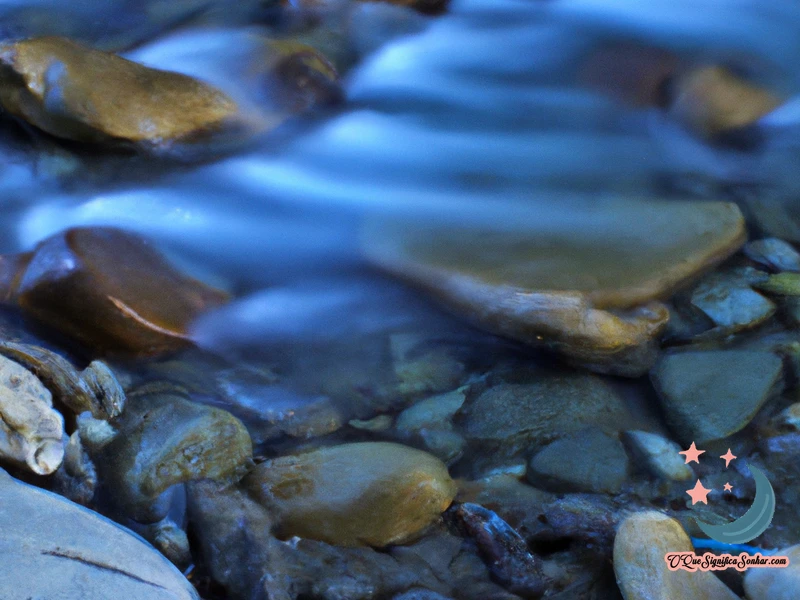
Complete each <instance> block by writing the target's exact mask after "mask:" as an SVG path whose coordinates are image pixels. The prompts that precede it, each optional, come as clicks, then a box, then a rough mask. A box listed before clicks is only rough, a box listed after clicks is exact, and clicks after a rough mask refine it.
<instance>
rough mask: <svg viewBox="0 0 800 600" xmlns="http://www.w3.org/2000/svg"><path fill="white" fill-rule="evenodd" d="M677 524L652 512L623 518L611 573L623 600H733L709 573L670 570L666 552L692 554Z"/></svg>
mask: <svg viewBox="0 0 800 600" xmlns="http://www.w3.org/2000/svg"><path fill="white" fill-rule="evenodd" d="M693 550H694V549H693V547H692V542H691V541H690V540H689V536H687V535H686V532H685V531H684V530H683V528H682V527H681V526H680V524H679V523H678V522H677V521H676V520H675V519H671V518H669V517H668V516H666V515H664V514H662V513H660V512H655V511H648V512H640V513H635V514H633V515H631V516H630V517H628V518H626V519H625V520H624V521H623V522H622V523H621V524H620V526H619V529H618V530H617V537H616V539H615V540H614V572H615V573H616V575H617V583H618V584H619V588H620V590H621V591H622V595H623V596H624V597H625V600H675V599H676V598H692V599H695V600H736V599H738V598H739V597H738V596H737V595H736V594H734V593H733V592H732V591H731V590H730V589H729V588H728V587H726V586H725V584H724V583H722V582H721V581H720V580H719V579H717V577H716V576H715V575H714V573H712V572H710V571H706V572H702V571H697V572H694V573H690V572H688V571H682V570H678V571H670V570H669V568H668V567H667V563H666V561H665V560H664V556H665V554H666V553H667V552H692V551H693Z"/></svg>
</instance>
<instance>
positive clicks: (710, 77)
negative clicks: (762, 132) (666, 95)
mask: <svg viewBox="0 0 800 600" xmlns="http://www.w3.org/2000/svg"><path fill="white" fill-rule="evenodd" d="M675 89H676V93H675V100H674V102H673V104H672V106H671V109H670V110H671V112H672V113H673V114H674V115H675V116H676V117H677V118H678V119H680V120H681V121H683V122H684V123H685V124H686V125H688V126H689V127H691V128H692V129H693V130H694V131H696V132H697V133H699V134H700V135H703V136H706V137H714V136H716V135H719V134H721V133H724V132H727V131H730V130H733V129H739V128H742V127H745V126H747V125H752V124H753V123H755V122H756V121H758V120H759V119H760V118H761V117H763V116H764V115H766V114H767V113H769V112H772V111H773V110H775V109H776V108H778V106H780V105H781V104H782V101H781V100H780V99H778V98H777V97H775V96H774V95H773V94H771V93H770V92H768V91H766V90H764V89H761V88H759V87H756V86H755V85H753V84H751V83H749V82H747V81H745V80H743V79H741V78H739V77H738V76H736V75H734V74H733V73H732V72H731V71H729V70H728V69H725V68H723V67H718V66H708V67H702V68H698V69H694V70H692V71H689V72H687V73H686V74H684V75H683V76H682V77H679V78H678V80H677V82H676V83H675Z"/></svg>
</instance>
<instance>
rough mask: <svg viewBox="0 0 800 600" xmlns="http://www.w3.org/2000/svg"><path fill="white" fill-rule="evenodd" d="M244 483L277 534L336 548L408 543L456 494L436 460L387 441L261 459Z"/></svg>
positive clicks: (442, 465)
mask: <svg viewBox="0 0 800 600" xmlns="http://www.w3.org/2000/svg"><path fill="white" fill-rule="evenodd" d="M244 483H245V485H246V487H247V488H248V489H249V490H250V492H251V493H252V494H253V495H254V497H255V498H256V499H257V500H258V501H259V502H260V503H262V504H264V505H266V506H269V507H270V508H271V509H272V510H273V511H274V512H275V514H276V516H277V520H278V527H277V534H278V535H279V536H281V537H291V536H299V537H305V538H310V539H315V540H320V541H324V542H328V543H330V544H336V545H340V546H361V545H370V546H376V547H382V546H386V545H388V544H399V543H403V542H406V541H409V540H410V539H412V538H414V537H415V536H416V535H417V534H419V533H420V532H421V531H422V530H423V529H425V528H426V527H427V526H428V525H430V524H431V523H432V522H433V521H434V520H435V519H436V518H437V517H438V516H439V515H440V514H441V513H442V512H443V511H444V510H445V509H446V508H447V507H448V506H449V505H450V502H451V501H452V500H453V497H454V496H455V493H456V486H455V483H454V482H453V481H452V480H451V479H450V476H449V475H448V473H447V469H446V467H445V466H444V464H443V463H442V462H441V461H440V460H438V459H437V458H435V457H433V456H431V455H430V454H427V453H425V452H422V451H420V450H415V449H413V448H409V447H407V446H402V445H400V444H393V443H388V442H366V443H357V444H344V445H341V446H334V447H331V448H322V449H319V450H315V451H312V452H309V453H306V454H299V455H296V456H284V457H281V458H277V459H274V460H270V461H266V462H264V463H261V464H260V465H258V466H257V467H256V468H255V469H254V470H253V471H252V472H251V473H250V474H249V475H248V476H247V477H246V478H245V480H244Z"/></svg>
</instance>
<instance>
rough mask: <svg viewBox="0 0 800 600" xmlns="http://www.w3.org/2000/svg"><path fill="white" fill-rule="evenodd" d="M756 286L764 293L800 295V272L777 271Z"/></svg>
mask: <svg viewBox="0 0 800 600" xmlns="http://www.w3.org/2000/svg"><path fill="white" fill-rule="evenodd" d="M756 287H758V289H760V290H761V291H763V292H764V293H766V294H771V295H775V296H800V273H777V274H775V275H770V276H769V278H768V279H767V280H766V281H763V282H759V283H758V284H756Z"/></svg>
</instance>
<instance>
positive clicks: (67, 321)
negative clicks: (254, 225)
mask: <svg viewBox="0 0 800 600" xmlns="http://www.w3.org/2000/svg"><path fill="white" fill-rule="evenodd" d="M21 256H23V257H24V261H22V263H21V268H20V269H19V270H18V271H16V272H15V273H9V274H8V276H7V278H6V279H5V280H4V281H2V282H0V284H2V286H3V288H5V289H6V290H8V293H7V296H8V297H9V298H10V299H11V300H13V301H16V302H17V303H18V304H19V305H20V306H21V307H22V309H23V310H24V311H25V312H26V313H28V314H29V315H31V316H33V317H35V318H36V319H38V320H40V321H42V322H43V323H46V324H47V325H50V326H52V327H54V328H55V329H57V330H59V331H61V332H63V333H65V334H67V335H70V336H72V337H73V338H75V339H77V340H79V341H81V342H83V343H85V344H87V345H88V346H90V347H92V348H96V349H99V350H103V351H108V352H123V353H129V354H157V353H161V352H166V351H170V350H174V349H176V348H181V347H184V346H186V345H188V344H190V342H189V339H188V337H187V327H188V325H189V323H190V322H191V321H192V320H193V319H194V318H196V317H197V316H198V315H199V314H200V313H201V312H203V311H205V310H207V309H210V308H214V307H217V306H219V305H221V304H223V303H224V302H226V301H227V299H228V296H227V294H225V293H224V292H222V291H220V290H217V289H214V288H212V287H209V286H207V285H205V284H204V283H202V282H200V281H198V280H196V279H192V278H191V277H188V276H186V275H184V274H182V273H180V272H179V271H177V270H176V269H175V268H174V267H173V266H172V265H170V264H169V263H168V262H167V261H166V259H165V258H164V257H163V256H162V255H161V254H160V253H159V252H158V251H156V250H155V249H154V248H153V247H152V246H151V245H150V243H149V242H148V241H147V240H146V239H144V238H142V237H139V236H138V235H135V234H133V233H128V232H125V231H123V230H121V229H115V228H110V227H86V228H75V229H68V230H66V231H63V232H61V233H58V234H55V235H53V236H52V237H49V238H47V239H46V240H44V241H43V242H41V243H40V244H39V245H38V246H37V247H36V248H35V249H34V251H33V252H31V253H29V254H25V255H21ZM4 258H5V257H4Z"/></svg>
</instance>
